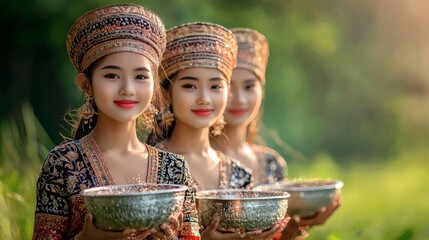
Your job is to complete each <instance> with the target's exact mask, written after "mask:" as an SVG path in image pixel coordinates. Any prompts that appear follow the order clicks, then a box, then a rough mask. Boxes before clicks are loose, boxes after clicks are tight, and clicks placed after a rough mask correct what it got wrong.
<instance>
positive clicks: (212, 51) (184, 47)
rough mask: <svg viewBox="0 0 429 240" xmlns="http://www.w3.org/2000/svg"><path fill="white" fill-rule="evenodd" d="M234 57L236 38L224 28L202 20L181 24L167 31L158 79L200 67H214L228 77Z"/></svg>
mask: <svg viewBox="0 0 429 240" xmlns="http://www.w3.org/2000/svg"><path fill="white" fill-rule="evenodd" d="M236 58H237V42H236V40H235V37H234V35H233V34H232V32H231V31H230V30H228V29H227V28H224V27H222V26H220V25H217V24H214V23H206V22H194V23H187V24H183V25H180V26H176V27H173V28H171V29H169V30H168V31H167V49H166V51H165V53H164V57H163V59H162V63H161V65H162V67H163V69H161V70H160V71H159V72H160V79H161V80H164V79H167V78H169V77H171V76H172V75H173V74H175V73H176V72H178V71H179V70H183V69H187V68H193V67H203V68H214V69H218V70H219V71H221V72H222V73H223V74H224V75H225V76H226V77H227V79H228V80H229V79H230V78H231V74H232V70H233V69H234V67H235V65H236V60H237V59H236Z"/></svg>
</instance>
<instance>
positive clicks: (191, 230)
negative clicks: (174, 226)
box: [179, 222, 200, 239]
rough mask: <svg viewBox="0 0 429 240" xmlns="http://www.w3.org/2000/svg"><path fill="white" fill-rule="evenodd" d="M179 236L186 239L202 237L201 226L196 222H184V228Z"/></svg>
mask: <svg viewBox="0 0 429 240" xmlns="http://www.w3.org/2000/svg"><path fill="white" fill-rule="evenodd" d="M179 236H180V237H183V238H184V239H186V237H193V239H195V238H196V237H198V239H200V238H199V237H200V226H199V225H198V223H196V222H187V223H183V225H182V229H181V230H180V231H179Z"/></svg>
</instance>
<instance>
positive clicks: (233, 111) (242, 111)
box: [228, 109, 247, 117]
mask: <svg viewBox="0 0 429 240" xmlns="http://www.w3.org/2000/svg"><path fill="white" fill-rule="evenodd" d="M228 112H229V113H231V114H232V115H235V116H239V117H241V116H244V115H245V114H246V113H247V109H230V110H228Z"/></svg>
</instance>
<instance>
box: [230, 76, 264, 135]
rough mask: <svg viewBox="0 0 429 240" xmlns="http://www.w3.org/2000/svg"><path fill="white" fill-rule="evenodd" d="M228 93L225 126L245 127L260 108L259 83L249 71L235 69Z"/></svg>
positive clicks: (260, 94)
mask: <svg viewBox="0 0 429 240" xmlns="http://www.w3.org/2000/svg"><path fill="white" fill-rule="evenodd" d="M230 92H231V94H230V96H229V98H228V105H227V107H226V110H225V113H224V117H225V121H226V124H227V126H235V127H238V126H243V125H244V126H247V125H248V124H249V123H250V122H251V121H252V120H253V119H254V118H255V117H256V115H257V114H258V112H259V109H260V108H261V103H262V86H261V81H260V80H259V78H257V77H256V75H255V74H254V73H252V72H251V71H249V70H246V69H241V68H237V69H235V70H234V71H233V73H232V77H231V90H230Z"/></svg>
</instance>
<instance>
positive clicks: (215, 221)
mask: <svg viewBox="0 0 429 240" xmlns="http://www.w3.org/2000/svg"><path fill="white" fill-rule="evenodd" d="M219 221H220V217H214V218H213V221H212V223H211V224H210V225H209V226H208V227H207V231H209V232H213V231H216V229H217V226H218V225H219Z"/></svg>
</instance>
